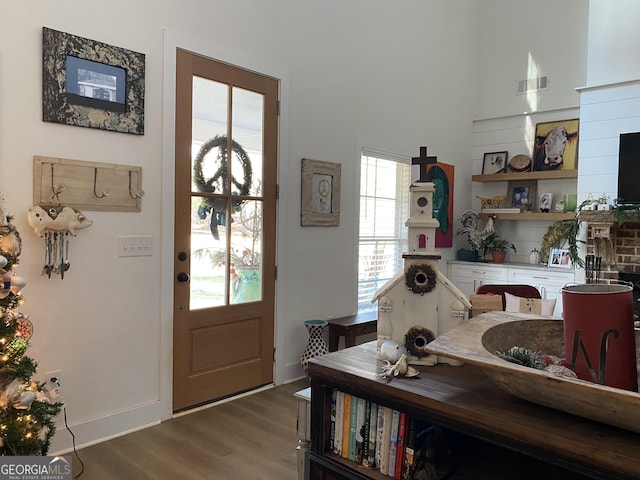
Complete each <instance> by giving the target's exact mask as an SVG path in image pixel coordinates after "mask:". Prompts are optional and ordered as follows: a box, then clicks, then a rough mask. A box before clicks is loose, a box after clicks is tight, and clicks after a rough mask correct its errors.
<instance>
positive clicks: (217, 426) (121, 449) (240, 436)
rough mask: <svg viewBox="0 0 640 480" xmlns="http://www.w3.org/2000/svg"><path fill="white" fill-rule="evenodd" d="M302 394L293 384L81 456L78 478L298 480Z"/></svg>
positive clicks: (303, 382) (179, 419) (175, 420)
mask: <svg viewBox="0 0 640 480" xmlns="http://www.w3.org/2000/svg"><path fill="white" fill-rule="evenodd" d="M307 386H308V382H307V380H306V379H302V380H298V381H296V382H293V383H290V384H287V385H281V386H278V387H275V388H272V389H269V390H265V391H262V392H259V393H255V394H253V395H249V396H246V397H242V398H238V399H235V400H232V401H230V402H227V403H223V404H220V405H216V406H213V407H210V408H207V409H204V410H200V411H197V412H194V413H190V414H188V415H183V416H180V417H177V418H173V419H171V420H168V421H166V422H163V423H161V424H160V425H156V426H153V427H149V428H146V429H144V430H140V431H138V432H134V433H131V434H128V435H125V436H122V437H119V438H116V439H113V440H109V441H106V442H103V443H100V444H98V445H93V446H91V447H87V448H83V449H81V450H79V451H78V454H79V456H80V458H81V459H82V462H83V463H84V472H83V474H82V475H81V476H80V477H79V478H80V479H82V480H147V479H149V480H151V479H153V480H164V479H176V480H200V479H203V480H204V479H207V480H217V479H221V480H222V479H224V480H226V479H228V480H245V479H246V480H276V479H277V480H297V478H298V468H297V460H296V446H297V444H298V437H297V435H296V408H297V407H296V399H295V398H294V397H293V394H294V393H295V392H297V391H298V390H301V389H303V388H305V387H307ZM79 472H80V464H79V462H78V461H77V458H75V456H74V466H73V475H74V478H75V476H76V475H78V473H79Z"/></svg>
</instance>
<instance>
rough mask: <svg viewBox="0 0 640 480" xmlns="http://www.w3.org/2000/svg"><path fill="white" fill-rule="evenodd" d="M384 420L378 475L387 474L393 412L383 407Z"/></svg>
mask: <svg viewBox="0 0 640 480" xmlns="http://www.w3.org/2000/svg"><path fill="white" fill-rule="evenodd" d="M383 409H384V418H383V420H382V421H383V426H382V432H383V433H382V442H381V447H382V448H381V449H380V473H384V474H385V475H388V474H389V450H390V448H391V419H392V417H393V411H392V410H391V409H390V408H389V407H383Z"/></svg>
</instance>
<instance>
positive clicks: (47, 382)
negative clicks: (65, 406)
mask: <svg viewBox="0 0 640 480" xmlns="http://www.w3.org/2000/svg"><path fill="white" fill-rule="evenodd" d="M42 384H43V390H44V393H45V394H46V395H47V397H48V398H49V400H51V402H54V403H56V402H57V403H64V397H63V396H62V386H63V384H64V382H63V380H62V370H51V371H50V372H47V373H45V374H44V375H43V380H42Z"/></svg>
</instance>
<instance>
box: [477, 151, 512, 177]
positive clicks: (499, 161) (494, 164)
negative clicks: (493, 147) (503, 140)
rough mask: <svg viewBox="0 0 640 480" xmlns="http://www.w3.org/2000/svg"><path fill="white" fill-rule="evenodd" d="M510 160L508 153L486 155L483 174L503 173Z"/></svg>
mask: <svg viewBox="0 0 640 480" xmlns="http://www.w3.org/2000/svg"><path fill="white" fill-rule="evenodd" d="M508 158H509V154H508V153H507V152H490V153H485V154H484V159H483V161H482V174H483V175H491V174H492V173H500V172H503V171H504V169H505V167H506V166H507V159H508Z"/></svg>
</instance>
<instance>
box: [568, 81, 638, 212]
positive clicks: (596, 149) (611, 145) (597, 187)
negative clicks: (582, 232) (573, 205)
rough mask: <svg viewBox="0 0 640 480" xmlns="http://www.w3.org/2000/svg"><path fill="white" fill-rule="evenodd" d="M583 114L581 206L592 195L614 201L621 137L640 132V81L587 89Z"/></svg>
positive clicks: (581, 97) (579, 187) (579, 184)
mask: <svg viewBox="0 0 640 480" xmlns="http://www.w3.org/2000/svg"><path fill="white" fill-rule="evenodd" d="M580 111H581V116H580V151H579V159H580V161H579V162H578V203H580V202H582V201H583V200H585V199H586V198H587V197H588V196H589V194H592V195H593V196H594V197H598V196H600V195H601V194H602V193H606V194H608V195H609V196H610V197H611V199H612V200H613V199H614V198H616V197H617V195H618V150H619V148H620V134H621V133H628V132H639V131H640V81H637V82H625V83H619V84H613V85H607V86H598V87H593V88H585V89H583V90H582V91H581V94H580ZM639 188H640V187H639Z"/></svg>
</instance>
